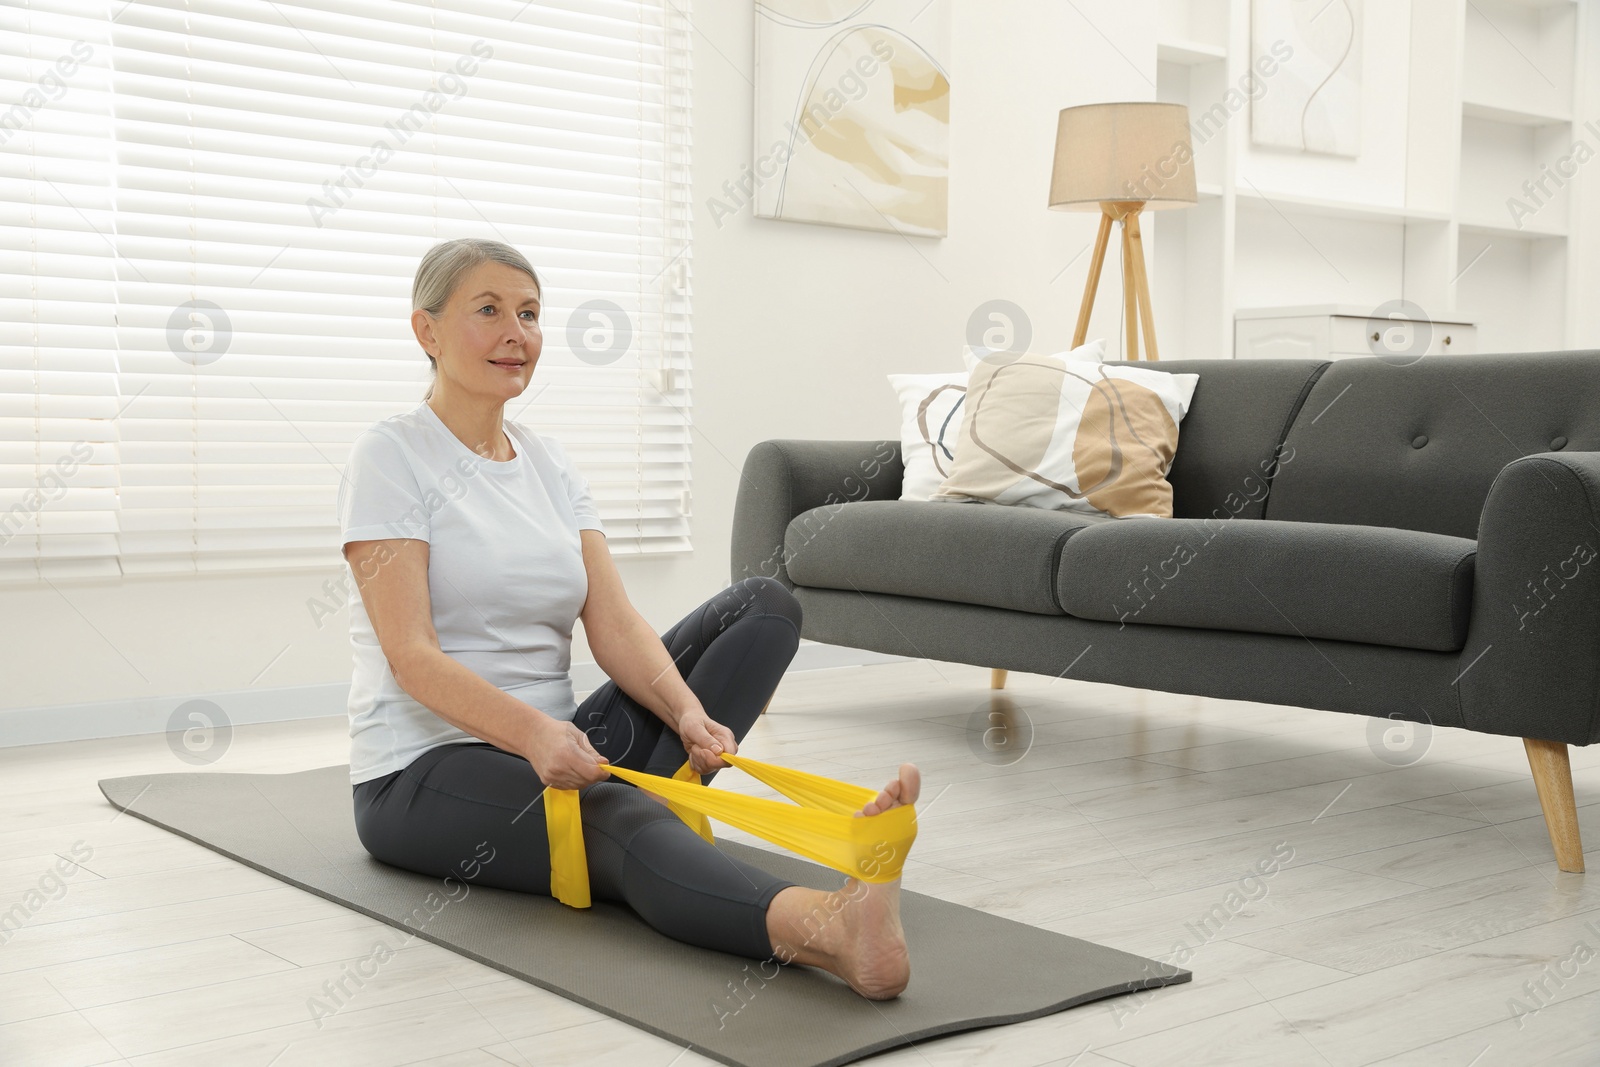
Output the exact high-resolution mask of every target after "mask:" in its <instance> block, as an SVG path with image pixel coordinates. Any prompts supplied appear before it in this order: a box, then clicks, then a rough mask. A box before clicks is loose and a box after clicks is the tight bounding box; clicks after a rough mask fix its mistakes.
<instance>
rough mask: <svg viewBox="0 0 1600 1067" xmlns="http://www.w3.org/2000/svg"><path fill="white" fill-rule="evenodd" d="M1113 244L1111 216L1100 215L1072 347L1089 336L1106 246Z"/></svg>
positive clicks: (1073, 333) (1104, 260)
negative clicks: (1091, 313) (1090, 316)
mask: <svg viewBox="0 0 1600 1067" xmlns="http://www.w3.org/2000/svg"><path fill="white" fill-rule="evenodd" d="M1110 243H1111V216H1110V215H1108V214H1106V213H1105V212H1104V211H1102V212H1101V215H1100V232H1099V234H1098V235H1096V237H1095V239H1094V258H1093V259H1091V260H1090V261H1089V280H1088V281H1087V282H1086V283H1085V284H1084V286H1083V303H1082V304H1080V305H1078V328H1077V329H1075V330H1073V331H1072V347H1073V348H1077V347H1078V346H1079V345H1081V344H1083V342H1084V339H1085V338H1086V337H1088V336H1089V312H1091V311H1093V310H1094V294H1095V290H1097V289H1099V288H1100V268H1101V267H1103V266H1104V265H1105V262H1106V246H1107V245H1108V244H1110Z"/></svg>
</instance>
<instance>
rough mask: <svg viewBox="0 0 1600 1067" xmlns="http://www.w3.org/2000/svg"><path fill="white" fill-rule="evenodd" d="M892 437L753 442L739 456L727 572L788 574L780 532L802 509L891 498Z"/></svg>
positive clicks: (785, 579) (897, 477) (896, 459)
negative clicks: (740, 467)
mask: <svg viewBox="0 0 1600 1067" xmlns="http://www.w3.org/2000/svg"><path fill="white" fill-rule="evenodd" d="M904 475H905V466H904V464H903V463H902V462H901V457H900V442H899V441H886V440H880V441H800V440H769V441H761V442H758V443H757V444H756V445H755V447H754V448H752V449H750V453H749V455H747V456H745V460H744V468H743V470H741V471H740V474H739V493H738V496H737V498H736V500H735V502H734V508H733V544H732V564H733V566H732V575H733V581H735V582H738V581H742V580H743V579H745V578H749V577H751V576H752V575H758V574H759V575H765V576H767V577H769V578H776V579H778V581H780V582H782V583H783V584H784V587H785V588H787V589H793V588H794V582H792V581H791V580H790V579H789V568H788V565H787V564H788V557H787V555H786V554H785V549H784V535H785V533H786V531H787V530H788V528H789V523H790V521H791V520H792V519H793V518H794V517H795V516H796V515H799V514H800V513H801V512H804V511H809V510H810V509H812V508H816V507H822V506H823V505H826V504H844V503H848V502H851V501H855V500H898V499H899V498H900V483H901V481H902V480H903V478H904Z"/></svg>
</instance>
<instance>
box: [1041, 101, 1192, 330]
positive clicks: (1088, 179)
mask: <svg viewBox="0 0 1600 1067" xmlns="http://www.w3.org/2000/svg"><path fill="white" fill-rule="evenodd" d="M1194 202H1195V186H1194V148H1193V146H1192V145H1191V144H1190V141H1189V109H1188V108H1187V107H1185V106H1184V105H1183V104H1157V103H1149V102H1128V103H1116V104H1083V105H1081V106H1079V107H1068V108H1062V109H1061V114H1060V116H1059V118H1058V120H1057V124H1056V158H1055V167H1054V169H1053V170H1052V172H1051V175H1050V206H1051V207H1052V208H1056V209H1058V210H1061V211H1098V212H1100V233H1099V235H1098V236H1097V237H1096V238H1095V242H1094V259H1093V260H1092V261H1091V262H1090V264H1089V280H1088V282H1087V283H1086V284H1085V285H1084V287H1083V303H1082V304H1081V305H1080V306H1079V308H1078V328H1077V329H1076V330H1075V331H1074V332H1073V335H1072V347H1073V348H1077V347H1078V346H1079V345H1081V344H1083V342H1084V339H1085V338H1086V337H1087V336H1088V333H1089V313H1090V312H1091V311H1093V310H1094V296H1095V290H1097V289H1098V288H1099V287H1100V268H1101V267H1102V266H1103V265H1104V264H1105V259H1106V246H1107V245H1109V244H1110V243H1111V224H1112V222H1121V223H1122V273H1123V285H1122V290H1123V292H1122V295H1123V306H1124V312H1125V317H1126V319H1127V331H1128V358H1129V359H1138V358H1139V322H1140V320H1143V323H1144V347H1145V351H1146V353H1147V355H1146V357H1145V358H1146V359H1160V358H1161V357H1160V355H1159V354H1158V353H1157V351H1156V324H1155V320H1154V318H1152V317H1151V314H1150V278H1149V275H1148V274H1147V273H1146V272H1145V266H1144V242H1143V240H1142V239H1141V237H1140V235H1139V213H1140V212H1141V211H1143V210H1144V209H1145V208H1147V207H1148V208H1167V207H1185V206H1187V205H1189V204H1193V203H1194Z"/></svg>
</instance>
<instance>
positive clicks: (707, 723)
mask: <svg viewBox="0 0 1600 1067" xmlns="http://www.w3.org/2000/svg"><path fill="white" fill-rule="evenodd" d="M678 737H679V738H681V739H682V741H683V750H684V751H685V752H687V753H688V754H689V767H690V768H691V769H692V770H693V771H694V772H695V773H696V774H709V773H711V772H712V771H716V770H721V769H722V768H723V767H726V766H728V764H726V763H724V762H722V759H721V755H722V753H724V752H731V753H733V754H735V755H737V754H738V752H739V743H738V742H737V741H735V740H734V738H733V731H732V730H730V729H728V728H727V727H726V726H724V725H722V724H721V723H720V722H713V721H712V719H711V717H710V716H709V715H707V714H706V713H705V709H704V708H698V707H697V708H693V709H691V710H689V711H686V712H684V713H683V714H682V715H680V716H678Z"/></svg>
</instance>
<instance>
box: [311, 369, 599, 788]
mask: <svg viewBox="0 0 1600 1067" xmlns="http://www.w3.org/2000/svg"><path fill="white" fill-rule="evenodd" d="M503 425H504V427H505V431H506V435H507V436H508V437H509V438H510V439H511V444H512V447H513V448H514V449H515V451H516V455H515V456H513V457H512V458H511V459H509V460H506V461H504V462H496V461H494V460H491V459H488V458H486V457H483V456H480V455H478V454H477V453H475V452H473V451H472V449H470V448H468V447H467V446H466V445H464V444H462V443H461V441H460V439H459V438H457V437H456V435H455V434H453V433H451V432H450V429H449V427H447V426H445V424H444V423H443V422H442V421H441V420H440V418H439V416H438V415H437V414H436V413H435V412H434V410H433V408H431V407H429V406H428V403H427V401H423V402H422V403H420V404H418V405H417V407H416V408H415V410H412V411H408V412H405V413H403V414H400V415H395V416H392V417H390V418H387V419H384V420H382V421H381V422H378V423H375V424H373V425H372V426H371V427H370V428H368V429H367V430H364V431H363V432H362V433H361V435H360V436H359V437H357V438H356V440H355V443H354V444H353V445H352V446H351V448H350V461H349V462H348V463H347V464H346V465H345V469H344V477H343V478H341V479H340V481H339V498H338V511H339V526H340V529H341V531H342V533H343V537H342V539H341V542H340V550H341V552H342V551H343V546H344V544H346V543H348V542H350V541H372V540H381V539H386V538H395V537H410V538H417V539H419V540H423V541H427V542H428V596H429V598H430V600H431V602H432V609H433V628H434V631H435V632H436V633H437V634H438V637H439V648H440V650H441V651H443V652H444V653H445V654H446V655H448V656H450V657H451V658H452V659H454V660H457V661H458V662H460V663H462V664H465V665H466V666H467V667H469V668H471V669H472V670H473V671H474V672H475V673H477V674H479V675H481V676H482V677H484V678H485V679H487V680H488V681H489V682H491V683H492V684H494V685H495V686H498V687H499V688H501V689H503V690H505V691H506V692H508V693H510V694H511V695H513V696H515V697H517V698H518V699H520V700H522V701H523V702H524V703H527V704H531V705H532V706H534V707H536V708H538V709H539V710H541V711H543V712H545V713H546V714H548V715H550V716H552V717H554V718H557V719H568V720H570V719H572V718H573V716H574V715H576V714H577V703H576V700H575V698H574V695H573V690H572V677H571V675H570V674H569V673H568V669H569V668H570V667H571V665H572V625H573V622H574V621H575V620H576V619H577V617H578V613H579V612H580V611H581V610H582V609H583V605H584V601H585V600H586V599H587V598H588V593H589V581H588V575H587V572H586V571H585V570H584V566H583V546H582V542H581V540H580V538H579V536H578V531H579V530H580V529H589V530H599V531H601V532H602V533H604V532H605V528H604V527H603V526H601V525H600V517H599V514H598V512H597V511H596V510H595V506H594V503H593V501H592V500H591V499H590V497H589V483H588V481H587V480H586V479H585V478H584V477H583V475H582V474H580V473H579V472H578V469H577V468H576V467H574V466H573V465H572V461H571V460H570V459H569V458H568V456H567V453H566V450H565V449H564V448H563V447H562V446H561V443H560V442H559V441H557V440H556V439H555V438H553V437H548V436H546V435H544V434H539V433H535V432H534V431H533V430H531V429H529V428H528V427H526V426H523V425H522V424H520V423H517V422H513V421H511V420H510V419H505V420H504V422H503ZM379 565H381V564H379ZM347 566H348V563H347ZM351 585H352V589H353V590H354V596H353V597H352V599H351V602H350V643H351V645H352V647H353V650H354V669H353V672H352V676H351V681H350V702H349V712H350V783H351V784H352V785H355V784H357V783H359V782H364V781H367V780H369V779H372V778H380V777H382V776H383V775H386V774H389V773H391V772H393V771H397V770H400V769H402V768H403V767H405V766H406V765H407V764H409V763H410V762H411V761H412V760H414V759H416V758H417V757H418V756H419V755H421V754H422V753H423V752H426V751H428V750H429V749H431V748H437V747H438V746H440V745H448V744H456V743H461V742H469V741H478V740H481V738H477V737H474V736H473V735H472V734H469V733H467V732H466V731H464V730H460V729H458V728H456V727H455V726H452V725H451V724H449V723H447V722H445V720H443V719H442V718H440V717H439V716H437V715H435V714H434V713H433V712H432V711H430V710H429V709H428V708H427V707H426V706H425V705H423V704H421V703H418V702H417V701H416V700H415V699H414V698H412V697H411V695H410V694H408V693H407V692H406V691H405V690H404V689H402V688H400V684H399V683H398V682H397V681H395V677H394V673H393V672H392V671H390V669H389V662H388V660H387V659H386V658H385V657H384V654H383V648H382V646H380V645H379V644H378V639H377V637H376V635H375V634H374V632H373V629H372V621H371V619H370V618H369V617H368V615H367V610H366V606H365V605H364V604H363V603H362V602H361V592H360V587H359V586H358V585H357V584H356V583H355V575H354V573H353V571H352V573H351Z"/></svg>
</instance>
